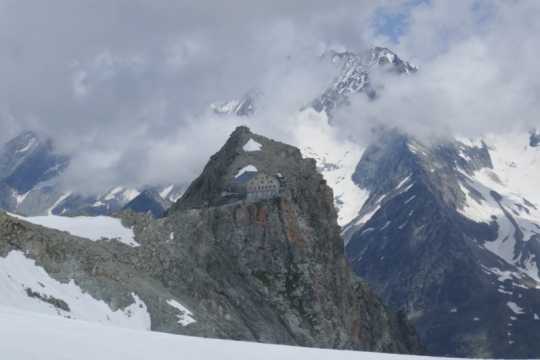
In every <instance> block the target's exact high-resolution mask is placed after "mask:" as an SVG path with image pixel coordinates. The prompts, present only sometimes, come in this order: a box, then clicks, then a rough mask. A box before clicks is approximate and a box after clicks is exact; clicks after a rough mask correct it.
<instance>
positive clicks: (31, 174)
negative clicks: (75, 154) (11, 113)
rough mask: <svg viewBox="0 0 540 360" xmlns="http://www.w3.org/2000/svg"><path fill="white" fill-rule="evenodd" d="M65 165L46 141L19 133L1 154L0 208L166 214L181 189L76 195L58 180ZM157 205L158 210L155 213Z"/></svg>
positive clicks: (34, 211)
mask: <svg viewBox="0 0 540 360" xmlns="http://www.w3.org/2000/svg"><path fill="white" fill-rule="evenodd" d="M69 162H70V159H69V157H67V156H63V155H58V154H56V153H55V152H54V144H53V143H52V141H51V140H50V139H47V138H44V137H42V136H40V135H38V134H36V133H33V132H31V131H25V132H23V133H21V134H20V135H18V136H17V137H15V138H14V139H12V140H11V141H9V142H8V143H6V144H5V145H4V147H3V149H2V152H1V154H0V207H1V208H2V209H4V210H7V211H12V212H17V213H21V214H25V215H51V214H54V215H57V214H63V213H70V214H80V213H85V214H92V215H100V214H106V213H107V212H110V211H116V210H120V209H121V208H123V207H126V206H127V207H131V205H128V204H129V203H130V202H133V201H135V203H134V204H137V206H135V209H137V210H138V211H152V213H154V214H157V213H159V212H160V211H161V213H162V212H163V211H165V210H166V207H168V206H170V204H172V203H173V202H174V201H176V200H177V199H178V198H179V197H180V196H181V195H182V193H183V192H184V189H185V187H184V186H182V185H174V184H164V185H162V186H158V187H153V188H148V189H132V188H128V187H125V186H122V184H119V185H118V186H116V187H114V188H112V189H110V190H109V191H107V192H105V193H102V194H93V195H86V194H85V195H83V194H78V193H77V192H74V191H72V190H70V189H68V188H65V187H64V186H63V185H62V184H61V182H60V181H59V177H60V176H61V174H62V172H63V171H64V170H65V169H67V167H68V166H69ZM141 191H143V193H144V194H143V193H141ZM150 195H151V196H150ZM137 198H138V199H137ZM150 198H152V199H153V200H150ZM158 198H160V199H161V201H157V202H158V203H159V205H158V204H156V200H157V199H158ZM135 199H137V200H135ZM145 203H146V205H144V204H145ZM159 207H162V209H161V210H158V208H159Z"/></svg>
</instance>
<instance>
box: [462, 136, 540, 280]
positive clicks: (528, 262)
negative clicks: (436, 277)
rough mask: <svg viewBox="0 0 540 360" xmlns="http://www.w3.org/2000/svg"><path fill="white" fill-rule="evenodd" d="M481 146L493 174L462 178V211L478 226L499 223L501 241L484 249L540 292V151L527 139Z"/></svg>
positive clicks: (498, 139) (493, 139) (490, 140)
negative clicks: (485, 147) (522, 274)
mask: <svg viewBox="0 0 540 360" xmlns="http://www.w3.org/2000/svg"><path fill="white" fill-rule="evenodd" d="M462 140H463V139H462ZM482 140H483V141H484V142H485V143H486V144H487V146H488V149H489V153H490V155H491V160H492V163H493V169H489V168H483V169H480V170H479V171H476V172H475V173H474V174H473V175H471V176H469V175H467V174H465V173H463V177H464V181H463V182H462V184H461V186H462V190H463V192H464V193H465V194H466V197H467V198H466V203H465V205H464V207H463V208H462V209H459V210H458V211H459V212H460V213H461V214H463V215H465V216H466V217H467V218H469V219H471V220H473V221H475V222H477V223H485V224H490V223H496V224H497V226H498V230H497V238H496V239H495V240H494V241H490V242H485V243H484V244H483V245H482V246H483V247H484V248H485V249H487V250H489V251H491V252H493V253H494V254H495V255H497V256H499V257H500V258H501V259H504V261H506V262H507V263H508V264H511V265H513V266H515V267H516V268H517V269H518V270H519V271H520V272H523V273H525V274H527V275H528V276H530V277H532V278H533V279H535V280H536V281H537V282H538V285H537V286H538V287H540V276H539V272H538V259H539V258H540V251H539V249H540V148H538V147H532V146H530V145H529V134H527V133H518V132H516V133H507V134H505V135H487V136H485V137H483V139H482ZM463 141H464V142H466V140H463ZM514 276H520V274H519V273H518V274H514Z"/></svg>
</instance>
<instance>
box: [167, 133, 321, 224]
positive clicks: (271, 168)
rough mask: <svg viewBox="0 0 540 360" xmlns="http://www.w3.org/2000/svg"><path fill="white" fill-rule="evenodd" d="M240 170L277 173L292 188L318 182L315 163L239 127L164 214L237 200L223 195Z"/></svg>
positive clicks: (272, 174) (285, 146)
mask: <svg viewBox="0 0 540 360" xmlns="http://www.w3.org/2000/svg"><path fill="white" fill-rule="evenodd" d="M243 171H259V172H264V173H265V174H267V175H269V176H276V174H277V173H280V174H281V175H283V176H284V177H285V178H286V179H287V182H288V186H292V187H296V186H310V185H313V184H319V182H320V181H321V180H322V177H321V175H319V174H317V171H316V167H315V160H313V159H303V158H302V154H301V153H300V150H299V149H298V148H295V147H293V146H290V145H287V144H284V143H281V142H278V141H274V140H271V139H268V138H266V137H264V136H261V135H258V134H254V133H252V132H251V130H250V129H249V128H248V127H246V126H239V127H237V128H236V130H234V131H233V132H232V134H231V135H230V137H229V139H228V140H227V142H226V143H225V145H223V147H222V148H221V150H219V151H218V152H217V153H216V154H214V155H212V156H211V157H210V160H209V161H208V163H207V164H206V166H205V168H204V170H203V172H202V174H201V175H200V176H199V177H198V178H197V179H195V181H193V183H192V184H191V185H190V186H189V188H188V189H187V190H186V192H185V194H184V195H183V196H182V197H181V198H180V199H179V200H178V202H177V203H176V204H175V205H174V206H173V207H172V208H171V209H170V210H169V211H167V213H166V214H168V213H170V212H174V211H176V210H178V209H183V210H187V209H195V208H205V207H212V206H221V205H225V204H228V203H232V202H235V201H239V200H241V199H240V198H235V197H233V198H230V197H227V196H224V195H223V192H228V191H229V185H230V184H231V181H232V180H233V179H235V177H237V176H239V175H240V174H241V173H242V172H243Z"/></svg>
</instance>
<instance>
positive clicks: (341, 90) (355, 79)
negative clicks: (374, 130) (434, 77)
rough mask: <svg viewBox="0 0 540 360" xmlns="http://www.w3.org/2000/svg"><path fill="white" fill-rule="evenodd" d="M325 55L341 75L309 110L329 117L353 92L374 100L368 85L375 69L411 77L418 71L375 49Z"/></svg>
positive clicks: (386, 52)
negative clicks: (338, 69)
mask: <svg viewBox="0 0 540 360" xmlns="http://www.w3.org/2000/svg"><path fill="white" fill-rule="evenodd" d="M328 54H329V55H330V57H331V60H332V63H333V64H334V66H336V67H340V68H341V74H340V75H339V76H338V77H337V78H336V79H335V81H334V83H333V85H332V86H330V87H329V88H328V89H326V90H325V91H324V92H323V93H322V95H321V96H320V97H319V98H318V99H316V100H315V101H314V102H313V103H312V107H313V108H314V109H315V110H316V111H318V112H322V111H325V112H326V113H327V114H328V116H329V117H331V116H332V112H333V111H334V109H336V108H337V107H339V106H341V105H344V104H347V103H348V99H349V97H350V95H351V94H353V93H358V92H366V94H367V95H368V96H369V97H370V98H374V97H375V91H374V90H373V89H371V88H370V86H369V74H370V73H371V71H372V70H373V68H375V67H376V66H381V67H383V68H384V69H386V70H387V71H389V72H391V73H394V74H396V75H400V74H407V75H412V74H414V73H415V72H416V71H417V70H418V69H417V68H416V67H415V66H413V65H411V64H409V63H408V62H405V61H403V60H401V59H400V58H399V57H398V56H397V55H396V54H394V53H393V52H392V51H390V50H388V49H387V48H381V47H375V48H372V49H369V50H366V51H364V52H361V53H354V52H350V51H344V52H337V51H334V50H331V51H329V53H328Z"/></svg>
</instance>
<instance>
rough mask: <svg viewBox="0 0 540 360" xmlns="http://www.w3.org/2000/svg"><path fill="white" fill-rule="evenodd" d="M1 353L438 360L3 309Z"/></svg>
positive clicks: (201, 359) (15, 357) (197, 359)
mask: <svg viewBox="0 0 540 360" xmlns="http://www.w3.org/2000/svg"><path fill="white" fill-rule="evenodd" d="M0 318H1V319H2V321H1V322H0V349H1V351H2V358H4V359H11V360H23V359H32V360H34V359H40V360H47V359H54V360H62V359H66V360H68V359H69V360H72V359H79V360H88V359H99V360H107V359H115V360H116V359H130V360H139V359H140V360H143V359H144V360H147V359H160V360H167V359H175V360H176V359H194V360H210V359H211V360H215V359H235V360H236V359H261V360H274V359H275V360H278V359H280V360H287V359H291V360H292V359H294V360H301V359H309V360H348V359H351V360H352V359H355V360H357V359H373V360H417V359H423V360H424V359H425V360H430V359H436V358H433V357H421V358H420V357H417V356H407V355H390V354H379V353H366V352H354V351H338V350H321V349H312V348H302V347H294V346H283V345H266V344H258V343H248V342H242V341H230V340H214V339H205V338H196V337H188V336H180V335H170V334H164V333H156V332H146V331H136V330H130V329H121V328H111V327H105V326H102V325H99V324H92V323H87V322H83V321H77V320H69V319H63V318H57V317H52V316H47V315H41V314H34V313H29V312H25V311H21V310H17V309H13V308H9V307H5V306H0Z"/></svg>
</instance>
